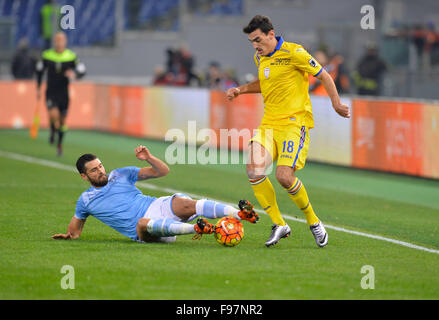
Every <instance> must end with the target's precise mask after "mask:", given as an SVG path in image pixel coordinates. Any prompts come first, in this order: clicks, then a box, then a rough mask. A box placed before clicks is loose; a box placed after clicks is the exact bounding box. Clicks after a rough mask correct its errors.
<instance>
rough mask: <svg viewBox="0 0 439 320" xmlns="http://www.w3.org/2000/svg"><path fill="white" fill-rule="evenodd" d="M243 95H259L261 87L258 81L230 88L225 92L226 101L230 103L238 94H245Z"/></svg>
mask: <svg viewBox="0 0 439 320" xmlns="http://www.w3.org/2000/svg"><path fill="white" fill-rule="evenodd" d="M245 93H261V85H260V83H259V79H258V80H255V81H252V82H249V83H246V84H244V85H242V86H239V87H237V88H230V89H228V90H227V92H226V95H227V99H229V100H230V101H231V100H233V99H235V98H236V97H237V96H239V95H240V94H245Z"/></svg>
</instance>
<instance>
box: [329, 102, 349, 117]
mask: <svg viewBox="0 0 439 320" xmlns="http://www.w3.org/2000/svg"><path fill="white" fill-rule="evenodd" d="M333 107H334V110H335V112H337V113H338V114H339V115H340V116H342V117H344V118H350V117H351V111H350V110H349V107H348V106H347V105H345V104H342V103H340V104H338V105H334V106H333Z"/></svg>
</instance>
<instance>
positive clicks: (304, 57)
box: [254, 37, 323, 128]
mask: <svg viewBox="0 0 439 320" xmlns="http://www.w3.org/2000/svg"><path fill="white" fill-rule="evenodd" d="M276 39H277V40H278V43H277V46H276V48H275V50H274V51H273V52H272V53H270V54H268V55H266V56H262V55H259V54H258V53H256V54H255V56H254V59H255V63H256V65H257V67H258V77H259V83H260V86H261V93H262V97H263V99H264V105H265V108H264V117H263V118H262V122H261V125H264V126H274V127H275V126H284V125H291V124H294V123H295V124H297V125H299V126H306V127H308V128H313V127H314V120H313V115H312V107H311V100H310V98H309V94H308V90H309V80H308V75H309V74H311V75H313V76H317V75H319V74H320V73H321V72H322V70H323V69H322V66H321V65H320V64H319V63H318V62H317V61H316V60H315V59H314V58H313V57H312V56H311V55H310V54H309V53H308V52H307V51H306V50H305V49H304V48H303V47H302V46H301V45H299V44H296V43H292V42H286V41H284V40H283V38H282V37H276Z"/></svg>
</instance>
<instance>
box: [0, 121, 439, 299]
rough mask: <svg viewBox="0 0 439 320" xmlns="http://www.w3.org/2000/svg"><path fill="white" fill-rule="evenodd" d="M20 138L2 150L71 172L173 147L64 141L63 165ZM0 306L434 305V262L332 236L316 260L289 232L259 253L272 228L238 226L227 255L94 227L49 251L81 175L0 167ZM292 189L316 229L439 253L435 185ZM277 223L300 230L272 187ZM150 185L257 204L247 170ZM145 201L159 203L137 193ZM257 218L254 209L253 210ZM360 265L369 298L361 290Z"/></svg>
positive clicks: (184, 239)
mask: <svg viewBox="0 0 439 320" xmlns="http://www.w3.org/2000/svg"><path fill="white" fill-rule="evenodd" d="M47 138H48V135H47V131H44V130H43V131H42V132H40V136H39V138H38V140H36V141H32V140H30V139H29V138H28V132H27V131H25V130H0V150H3V151H8V152H13V153H18V154H23V155H28V156H32V157H36V158H39V159H46V160H51V161H56V162H60V163H63V164H66V165H68V166H73V165H74V163H75V161H76V159H77V157H78V156H79V155H81V154H82V153H86V152H92V153H95V154H97V155H98V156H99V157H100V159H101V160H102V161H103V163H104V165H105V167H106V169H107V172H109V171H111V170H112V169H115V168H117V167H122V166H130V165H137V166H140V165H142V163H140V162H139V161H138V160H137V159H136V158H135V157H134V152H133V149H134V147H136V146H137V145H138V144H145V145H147V146H148V147H149V148H150V150H151V151H152V152H153V154H155V155H157V156H158V157H161V158H164V154H165V151H166V148H167V146H168V145H169V144H166V143H163V142H158V141H148V140H144V139H138V138H130V137H124V136H117V135H110V134H104V133H96V132H89V131H71V132H69V133H68V134H67V137H66V144H65V155H64V156H63V157H61V158H58V157H57V156H56V155H55V150H54V149H53V148H52V147H50V146H49V145H48V143H47ZM0 168H1V170H0V245H1V246H0V252H1V259H0V299H438V298H439V293H438V290H437V288H438V287H439V279H438V277H437V276H436V270H435V266H437V265H438V263H439V255H438V254H434V253H429V252H424V251H419V250H415V249H411V248H406V247H402V246H399V245H396V244H392V243H388V242H384V241H379V240H374V239H369V238H365V237H361V236H358V235H352V234H347V233H344V232H340V231H334V230H329V229H328V232H329V237H330V238H329V245H328V246H327V247H325V248H323V249H320V248H317V246H316V245H315V243H314V239H313V237H312V235H311V233H310V231H309V230H308V228H307V226H306V224H304V223H301V222H296V221H290V220H288V223H289V224H290V226H291V227H292V230H293V233H292V236H291V237H290V238H288V239H286V240H282V241H281V242H280V243H279V244H278V245H276V246H275V247H273V248H270V249H267V248H265V247H264V245H263V243H264V242H265V240H266V238H267V237H268V235H269V232H270V226H271V222H270V219H269V218H268V217H267V216H266V215H262V216H261V221H260V223H258V224H257V225H250V224H248V223H244V228H245V238H244V239H243V241H242V243H241V244H240V245H239V246H237V247H235V248H223V247H220V246H218V245H217V244H216V242H215V240H214V239H213V237H210V236H204V237H203V238H202V240H201V241H194V240H191V237H190V236H180V237H178V239H177V241H176V242H175V243H173V244H140V243H135V242H132V241H131V240H129V239H127V238H125V237H124V236H122V235H120V234H118V233H117V232H116V231H114V230H112V229H110V228H109V227H107V226H105V225H103V224H102V223H101V222H99V221H97V220H96V219H94V218H92V217H91V218H89V219H88V220H87V222H86V224H85V227H84V231H83V234H82V236H81V239H79V240H76V241H55V240H52V239H51V238H50V236H51V235H52V234H54V233H59V232H65V230H66V228H67V224H68V222H69V221H70V218H71V217H72V215H73V212H74V208H75V203H76V200H77V198H78V197H79V195H80V194H81V192H82V191H84V190H85V189H86V188H87V187H88V186H87V184H86V183H85V182H84V181H82V180H81V179H80V177H79V175H78V174H76V173H74V172H72V171H68V170H60V169H56V168H51V167H47V166H43V165H40V164H34V163H29V162H23V161H17V160H14V159H11V158H8V157H5V156H3V157H2V156H0ZM299 177H300V178H301V179H302V181H303V182H304V184H305V186H306V187H307V190H308V193H309V195H310V198H311V201H312V203H313V206H314V208H315V209H316V211H317V213H318V215H319V217H320V218H321V219H322V221H323V222H324V223H327V224H331V225H335V226H341V227H345V228H349V229H353V230H359V231H362V232H367V233H372V234H378V235H384V236H386V237H390V238H393V239H397V240H402V241H407V242H410V243H413V244H417V245H421V246H424V247H428V248H433V249H439V240H438V239H439V238H438V235H439V234H438V226H439V200H438V196H437V190H438V188H439V182H437V181H430V180H423V179H417V178H411V177H404V176H396V175H389V174H385V173H375V172H366V171H358V170H353V169H347V168H338V167H332V166H327V165H321V164H315V163H308V164H307V166H306V168H305V169H304V170H302V172H300V174H299ZM270 178H271V180H272V182H273V185H274V186H275V189H276V192H277V195H278V203H279V206H280V208H281V210H282V212H284V213H285V214H288V215H291V216H296V217H298V218H303V216H302V214H301V213H300V212H299V211H298V210H297V209H296V208H295V206H294V205H293V203H292V202H291V201H290V200H289V198H288V196H287V195H286V194H285V192H284V191H283V190H282V188H281V187H280V186H279V185H278V184H277V182H276V181H275V179H274V176H273V175H271V176H270ZM148 183H151V184H154V185H155V186H157V187H159V188H172V189H176V190H181V191H184V192H188V193H194V194H199V195H202V196H205V197H210V198H214V199H219V200H223V201H227V202H233V203H237V201H238V200H239V199H241V198H247V199H249V200H250V201H252V202H253V203H255V204H256V200H255V198H254V196H253V193H252V191H251V188H250V187H249V185H248V181H247V177H246V174H245V170H244V166H243V165H242V164H240V165H173V166H171V173H170V174H169V175H168V176H166V177H164V178H161V179H157V180H151V181H148ZM141 190H142V191H143V192H144V193H147V194H150V195H153V196H162V195H167V194H168V193H166V192H164V191H160V190H158V189H154V190H152V189H147V188H143V187H141ZM256 207H259V206H258V205H256ZM63 265H71V266H73V267H74V270H75V289H74V290H63V289H61V286H60V281H61V278H62V277H63V276H64V275H63V274H61V272H60V270H61V267H62V266H63ZM364 265H371V266H373V267H374V270H375V289H374V290H364V289H362V288H361V286H360V284H361V279H362V277H363V276H365V274H362V273H361V268H362V266H364Z"/></svg>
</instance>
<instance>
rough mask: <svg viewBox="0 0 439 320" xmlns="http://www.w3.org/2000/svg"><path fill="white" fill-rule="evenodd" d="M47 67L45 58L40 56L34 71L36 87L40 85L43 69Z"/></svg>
mask: <svg viewBox="0 0 439 320" xmlns="http://www.w3.org/2000/svg"><path fill="white" fill-rule="evenodd" d="M46 68H47V60H46V59H44V58H43V57H41V58H40V59H39V60H38V61H37V63H36V64H35V72H36V75H37V87H38V89H39V88H40V87H41V82H42V81H43V75H44V71H45V70H46Z"/></svg>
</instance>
